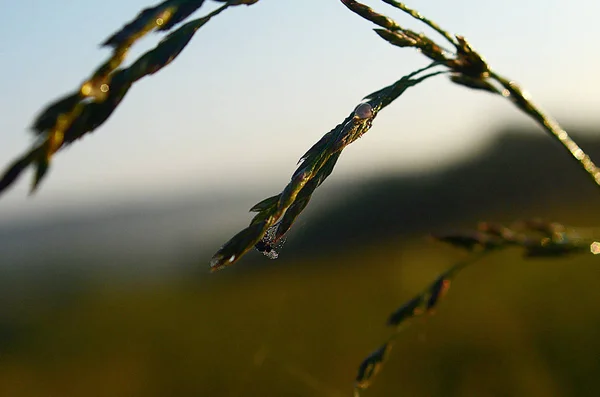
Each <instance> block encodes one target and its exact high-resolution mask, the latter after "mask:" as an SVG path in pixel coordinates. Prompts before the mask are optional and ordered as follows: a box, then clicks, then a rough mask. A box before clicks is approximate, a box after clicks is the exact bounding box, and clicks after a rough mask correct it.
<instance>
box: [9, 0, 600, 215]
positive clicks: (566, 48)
mask: <svg viewBox="0 0 600 397" xmlns="http://www.w3.org/2000/svg"><path fill="white" fill-rule="evenodd" d="M366 3H367V4H369V5H371V6H373V7H375V8H376V9H377V10H378V11H380V12H383V13H385V14H387V15H388V16H391V17H393V18H394V19H396V20H397V21H398V22H399V23H400V24H402V25H404V26H407V27H410V28H413V29H414V30H420V31H425V32H429V31H428V30H426V29H425V28H424V27H421V25H419V24H417V23H416V22H415V21H413V20H411V19H410V18H409V17H408V16H407V15H404V14H402V13H401V12H399V11H397V10H394V9H393V8H392V7H390V6H388V5H386V4H384V3H383V2H380V1H375V0H372V1H369V2H366ZM0 4H1V5H2V9H3V10H4V13H5V15H7V16H8V17H7V18H5V19H4V20H3V23H2V24H1V25H0V40H1V41H0V56H1V57H2V59H3V61H2V63H0V76H3V80H2V87H3V90H2V91H0V109H2V112H1V114H2V116H1V117H0V131H2V134H1V142H0V165H1V166H2V167H4V166H5V165H6V164H8V163H9V162H10V161H11V160H12V159H13V158H15V157H16V156H17V155H20V154H21V153H22V152H23V151H25V150H26V149H27V148H28V147H29V146H30V145H31V143H32V141H33V135H32V134H31V133H30V132H29V131H28V129H29V126H30V125H31V122H32V120H33V118H34V117H35V116H36V115H37V114H38V112H39V111H40V110H41V109H42V108H43V107H44V106H45V105H46V104H47V103H48V102H50V101H52V100H54V99H56V98H58V97H60V96H61V95H63V94H65V93H67V92H69V91H72V90H73V89H74V88H76V87H78V86H79V85H80V84H81V82H82V81H84V79H85V78H86V77H88V76H89V74H90V73H91V72H92V70H93V69H94V68H95V67H96V66H97V65H99V64H100V63H101V62H102V61H103V60H105V59H106V58H107V57H108V54H109V52H108V50H107V49H103V48H100V47H99V43H100V42H102V41H103V40H104V39H105V38H106V37H108V36H109V35H110V34H111V33H112V32H113V31H115V30H117V29H118V28H120V27H121V26H122V25H123V24H124V23H125V22H127V21H128V20H130V19H131V18H132V17H133V16H135V15H136V14H137V13H138V12H139V11H140V10H141V9H142V8H144V7H146V6H148V5H151V4H152V3H149V2H148V1H147V0H128V1H122V0H102V1H100V0H86V1H76V0H53V1H47V0H19V1H8V0H0ZM215 4H216V3H212V2H210V1H207V5H206V6H205V7H204V8H203V9H202V10H200V12H198V13H197V15H198V16H199V15H201V14H204V13H206V12H208V11H209V10H210V9H211V8H214V7H215ZM407 4H408V5H409V6H412V7H414V8H416V9H418V10H419V11H421V12H422V13H423V14H425V15H427V16H429V17H430V18H431V19H433V20H436V21H437V22H438V23H439V24H440V25H442V26H443V27H445V28H446V29H448V30H450V31H452V32H454V33H458V34H462V35H464V36H465V37H466V38H467V39H468V40H469V41H470V42H471V44H472V45H473V46H474V47H475V48H476V49H477V50H479V51H480V52H481V53H482V54H483V55H484V56H485V57H486V59H487V60H488V61H489V63H490V65H491V66H492V67H493V68H495V69H496V70H497V71H499V72H500V73H501V74H503V75H505V76H509V77H511V78H513V79H515V80H516V81H518V82H520V83H522V84H523V85H524V86H525V87H526V88H527V89H528V91H529V92H530V93H531V94H532V96H533V98H534V99H535V100H536V101H537V102H538V103H540V104H541V105H542V106H543V107H544V108H545V109H547V110H549V111H550V112H551V113H552V114H554V115H555V117H557V118H558V120H559V121H561V122H564V123H566V124H569V123H570V124H573V123H578V122H597V121H598V120H599V118H600V116H599V115H598V112H597V109H599V108H600V94H599V93H600V77H598V75H597V67H598V66H597V65H598V63H599V62H598V61H600V54H599V53H598V51H597V48H598V43H597V38H598V37H600V24H598V23H597V20H596V18H597V16H598V15H599V14H600V3H598V2H591V1H587V0H544V1H541V0H519V1H517V0H504V1H502V2H491V1H480V0H456V1H452V2H439V1H436V2H432V1H422V0H414V1H407ZM372 28H373V25H372V24H370V23H369V22H367V21H365V20H363V19H361V18H359V17H358V16H356V15H355V14H353V13H351V12H349V11H348V10H347V9H346V8H345V7H344V6H343V5H342V4H341V3H340V2H339V1H338V0H261V1H259V2H258V3H257V4H255V5H253V6H251V7H246V6H240V7H234V8H232V9H230V10H227V11H226V12H224V13H222V14H221V15H219V16H218V17H217V18H215V19H213V20H212V21H211V22H210V23H209V24H207V25H206V26H205V27H204V28H202V29H201V30H200V31H199V32H198V34H197V35H196V36H195V38H194V39H193V41H192V42H191V43H190V45H189V46H188V47H187V48H186V49H185V50H184V52H183V53H182V54H181V55H180V56H179V57H178V58H177V59H176V60H175V62H173V63H172V64H171V65H169V66H168V67H166V68H165V69H163V70H162V71H160V72H159V73H157V74H156V75H153V76H150V77H147V78H145V79H143V80H141V81H140V82H138V83H137V84H136V85H135V86H134V87H133V89H132V90H131V91H130V92H129V94H128V95H127V97H126V98H125V100H124V101H123V103H122V104H121V106H120V107H119V108H118V109H117V110H116V112H115V113H114V114H113V115H112V116H111V118H110V119H109V120H108V121H107V122H106V123H105V124H104V125H103V126H102V127H100V128H99V129H97V130H96V131H95V132H94V133H93V134H91V135H88V136H87V137H86V138H84V139H83V140H81V141H79V142H76V143H75V144H74V145H72V146H71V147H69V148H68V149H66V150H64V151H61V152H60V153H59V154H58V155H57V156H56V157H55V159H54V161H53V164H52V168H51V170H50V173H49V175H48V177H47V178H46V180H45V181H44V182H43V183H42V185H41V189H40V190H39V191H38V192H37V193H36V194H35V196H33V197H29V196H28V193H27V192H28V188H29V185H30V182H31V174H30V173H28V174H26V175H25V176H24V177H22V178H21V179H20V180H19V182H18V183H17V185H16V186H15V187H13V188H12V189H11V190H10V191H9V192H8V193H6V194H4V195H3V196H2V197H0V222H1V221H3V220H6V219H9V218H10V219H13V218H19V217H25V216H33V215H35V214H38V213H42V212H44V213H47V212H51V211H55V210H57V209H60V208H62V209H65V208H67V209H68V208H70V207H71V206H81V205H90V206H104V205H111V203H117V202H122V201H126V200H128V198H131V197H137V198H140V197H141V198H144V199H145V198H148V199H150V198H154V197H163V196H164V197H168V196H169V195H177V194H182V193H184V192H192V191H193V192H198V193H201V194H205V195H214V194H215V192H244V191H247V192H251V191H255V190H257V189H259V190H260V191H261V192H264V194H261V195H260V196H261V197H262V196H264V197H267V196H270V195H272V194H274V193H277V192H278V191H280V190H281V188H282V187H283V186H284V185H285V184H286V183H287V181H288V180H289V177H290V176H291V174H292V172H293V171H294V169H295V165H296V162H297V160H298V158H299V157H300V156H301V155H302V154H303V153H304V152H305V151H306V150H307V149H308V148H309V147H310V146H311V145H312V144H313V143H314V142H316V141H317V140H318V139H319V138H320V137H321V136H322V135H323V134H325V133H326V132H328V131H329V130H330V129H332V128H333V127H334V126H336V125H337V124H338V123H339V122H341V121H342V120H343V119H344V118H345V117H346V116H347V115H348V114H349V113H350V111H352V110H353V109H354V107H355V106H356V105H357V104H358V103H359V102H360V101H361V99H362V98H363V97H364V96H365V95H367V94H369V93H371V92H373V91H375V90H377V89H379V88H382V87H384V86H386V85H389V84H390V83H392V82H394V81H396V80H397V79H399V78H400V77H402V76H403V75H405V74H408V73H410V72H411V71H413V70H415V69H417V68H419V67H422V66H424V65H426V64H427V60H426V58H425V57H423V56H422V55H421V54H418V53H417V52H416V51H414V50H413V49H400V48H396V47H392V46H390V45H389V44H387V43H385V42H384V41H383V40H381V39H379V38H378V37H377V35H376V34H375V33H374V32H373V31H372ZM159 39H160V36H159V35H154V34H153V35H150V37H149V38H146V39H144V40H143V41H142V42H141V43H140V44H139V45H136V47H134V51H133V52H132V54H131V55H132V56H131V58H130V59H134V58H135V57H136V56H137V55H139V54H141V53H142V52H143V51H145V50H147V49H149V48H152V47H153V46H154V45H155V44H156V42H157V41H158V40H159ZM512 123H523V125H528V124H531V122H528V120H527V119H526V118H525V116H524V115H522V114H520V113H518V112H517V110H516V109H514V108H513V107H512V105H511V104H510V103H509V102H508V101H505V100H503V99H502V98H499V97H494V96H492V95H489V94H485V93H479V92H474V91H470V90H467V89H464V88H462V87H458V86H456V85H453V84H450V83H449V82H448V81H447V79H446V78H444V77H438V78H436V79H432V80H429V81H427V82H426V83H424V84H422V85H419V86H418V87H416V88H413V89H411V90H409V91H407V92H406V94H405V95H403V96H402V97H401V98H399V99H398V100H397V101H396V102H395V103H394V104H393V105H391V106H390V107H389V108H387V109H386V110H385V111H384V112H382V113H381V114H380V115H379V116H378V117H377V119H376V120H375V122H374V125H373V128H372V129H371V130H370V131H369V133H368V134H366V135H365V136H364V137H363V138H362V139H360V140H359V141H357V142H356V143H354V144H353V145H352V146H351V147H349V148H348V149H347V150H346V151H345V152H344V154H343V156H342V158H341V160H340V161H339V162H338V166H337V167H336V171H335V172H334V174H333V176H332V177H331V179H333V178H339V180H343V178H358V177H360V178H364V177H369V175H373V174H377V173H381V172H388V173H389V172H397V173H403V172H410V171H414V170H431V169H436V168H438V167H443V166H444V165H446V164H448V163H449V162H451V161H454V160H456V159H459V158H461V157H463V156H468V155H472V154H473V153H476V152H477V151H478V150H481V149H482V148H484V147H485V146H486V145H488V144H490V142H491V141H492V140H493V138H494V135H493V132H494V131H495V130H496V129H497V128H498V127H501V126H504V125H506V124H512ZM540 134H543V132H542V131H541V130H540ZM250 204H252V203H250ZM32 214H33V215H32Z"/></svg>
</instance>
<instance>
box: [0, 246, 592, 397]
mask: <svg viewBox="0 0 600 397" xmlns="http://www.w3.org/2000/svg"><path fill="white" fill-rule="evenodd" d="M462 255H463V253H462V252H460V251H457V250H455V249H452V248H449V247H445V246H441V245H439V244H436V243H433V242H429V241H426V240H424V239H415V240H411V241H404V242H397V241H388V242H385V243H384V242H382V243H381V244H378V245H375V246H369V247H360V248H358V249H348V250H347V251H346V252H345V253H343V254H339V253H338V254H335V255H333V254H332V255H331V256H329V257H320V258H317V257H315V259H314V261H312V263H298V262H294V261H293V259H286V260H281V261H269V262H267V264H266V265H260V267H257V268H256V269H251V270H247V271H225V272H219V273H216V274H214V275H212V276H210V277H206V276H205V275H203V276H199V275H193V274H188V275H187V276H186V277H182V278H177V279H171V280H170V281H169V282H162V283H149V284H142V285H140V284H138V285H133V284H132V285H128V284H127V283H117V284H116V285H115V286H111V285H108V284H105V285H99V284H98V285H93V286H89V287H88V288H86V289H82V290H81V291H80V292H78V293H76V294H75V295H72V296H69V297H68V298H66V299H65V297H62V298H61V299H51V297H46V298H44V299H42V300H41V301H37V300H35V299H34V298H32V300H31V301H30V302H28V301H27V300H24V301H21V302H14V305H8V306H10V307H7V308H5V309H4V310H5V312H4V316H3V318H4V319H5V321H4V324H3V325H2V328H3V329H2V331H1V332H2V335H3V337H2V339H3V343H2V354H1V356H0V357H1V358H0V395H2V396H11V397H28V396H46V397H53V396H57V397H58V396H61V397H62V396H98V397H103V396H106V397H120V396H123V397H125V396H127V397H134V396H145V397H147V396H260V395H269V396H270V395H273V396H348V395H351V389H352V384H353V378H354V376H355V374H356V369H357V366H358V364H359V363H360V362H361V360H362V359H363V358H364V357H365V356H366V355H367V354H368V353H369V352H370V351H371V350H372V349H374V348H375V347H377V346H378V345H379V344H380V342H382V341H383V340H384V339H385V338H386V336H387V335H388V334H389V331H390V330H388V329H386V328H385V327H384V324H385V320H386V317H387V315H388V314H389V313H390V312H391V311H392V310H393V309H395V307H396V306H398V305H399V304H400V303H402V302H403V301H404V300H406V299H408V298H410V297H411V296H412V294H414V293H416V292H418V291H419V290H420V289H422V288H423V287H424V286H425V285H427V284H428V283H429V282H430V281H431V280H432V279H433V278H434V277H435V276H436V275H437V274H438V272H440V271H441V270H442V269H444V268H445V267H446V266H449V265H450V264H452V263H453V262H454V261H456V260H459V259H460V258H461V257H462ZM253 263H254V262H252V265H253ZM244 265H245V264H244V262H242V263H240V264H239V266H244ZM253 266H254V265H253ZM598 280H600V268H599V267H598V260H597V258H595V257H593V256H591V255H589V256H582V257H579V258H569V259H560V260H550V261H548V260H545V261H541V260H539V261H538V260H535V261H534V260H530V261H523V260H522V259H520V257H519V253H518V252H516V251H507V252H503V253H498V254H497V255H494V256H491V257H489V259H485V260H483V261H481V262H480V263H478V264H477V265H476V266H473V267H472V268H468V269H467V270H465V271H464V273H462V274H461V275H460V276H459V277H458V278H457V279H456V281H455V283H453V286H452V288H451V290H450V293H449V294H448V295H447V297H446V298H445V301H444V302H442V304H441V305H440V307H439V309H438V311H437V313H436V314H435V315H434V316H432V317H427V318H426V319H424V320H417V321H416V322H415V323H414V324H413V325H412V326H411V327H409V328H408V329H406V331H405V332H404V334H403V336H402V337H401V338H400V339H399V341H398V343H397V344H396V345H395V348H394V349H393V351H392V354H391V356H390V359H389V361H388V362H387V364H386V366H385V367H384V370H383V371H382V372H381V373H380V375H379V376H378V377H377V379H376V380H375V382H374V384H373V386H372V388H371V389H369V391H368V394H367V393H365V395H370V396H391V395H407V396H544V397H547V396H597V395H598V390H597V389H598V386H597V378H598V374H600V355H599V354H598V352H600V339H599V338H598V329H599V326H600V292H598V290H597V289H596V287H597V285H598Z"/></svg>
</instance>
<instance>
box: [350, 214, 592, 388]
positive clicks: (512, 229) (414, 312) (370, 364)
mask: <svg viewBox="0 0 600 397" xmlns="http://www.w3.org/2000/svg"><path fill="white" fill-rule="evenodd" d="M433 237H434V239H436V240H438V241H440V242H443V243H446V244H450V245H452V246H454V247H457V248H460V249H462V250H465V251H467V252H468V256H467V257H466V258H465V259H464V260H461V261H459V262H457V263H455V264H454V265H452V266H451V267H450V268H448V269H447V270H446V271H444V272H442V273H441V274H440V275H439V276H438V277H437V278H436V279H435V280H434V281H433V282H432V283H431V284H429V285H428V286H427V287H426V288H425V289H424V290H423V291H421V292H420V293H418V294H417V295H415V296H414V297H412V298H411V299H409V300H408V301H406V302H405V303H403V304H402V305H401V306H400V307H398V308H397V309H396V310H395V311H393V312H392V313H391V314H390V315H389V317H388V319H387V322H386V324H387V325H388V326H389V327H392V328H393V329H394V331H393V332H392V334H391V335H390V337H389V338H388V339H387V340H386V341H385V342H384V343H383V344H382V345H381V346H380V347H379V348H377V349H376V350H375V351H374V352H373V353H371V354H370V355H369V356H367V358H365V359H364V360H363V362H362V363H361V364H360V366H359V368H358V373H357V375H356V380H355V385H354V388H355V396H358V395H359V394H360V391H362V390H365V389H367V388H368V387H369V386H370V385H371V382H372V380H373V378H374V376H375V375H376V374H377V373H378V372H379V370H380V369H381V367H382V365H383V363H384V360H385V358H386V357H387V354H388V353H389V351H390V350H391V348H392V345H393V343H394V340H395V339H396V337H397V336H398V334H399V333H400V331H402V330H403V329H404V328H405V327H406V326H407V325H408V324H409V322H410V320H412V319H414V318H416V317H420V316H423V315H426V314H431V313H433V311H434V309H435V308H436V307H437V305H438V304H439V302H440V300H441V298H442V297H443V296H444V295H445V294H446V293H447V292H448V289H449V288H450V284H451V282H452V279H453V278H454V277H456V275H457V274H458V273H459V272H460V271H461V270H463V269H465V268H466V267H467V266H469V265H472V264H474V263H477V262H479V261H481V260H482V259H484V258H485V257H486V256H488V255H490V254H493V253H495V252H498V251H500V250H504V249H507V248H518V249H520V250H521V252H522V255H523V257H524V258H526V259H527V258H560V257H564V256H568V255H577V254H590V253H592V254H600V249H599V247H598V242H597V240H599V239H600V229H585V228H572V227H571V228H570V227H566V226H564V225H562V224H560V223H556V222H546V221H544V220H540V219H533V220H528V221H521V222H516V223H514V224H513V225H510V226H504V225H501V224H497V223H488V222H484V223H480V224H479V225H478V227H477V229H475V230H466V231H458V232H452V233H445V234H439V235H434V236H433Z"/></svg>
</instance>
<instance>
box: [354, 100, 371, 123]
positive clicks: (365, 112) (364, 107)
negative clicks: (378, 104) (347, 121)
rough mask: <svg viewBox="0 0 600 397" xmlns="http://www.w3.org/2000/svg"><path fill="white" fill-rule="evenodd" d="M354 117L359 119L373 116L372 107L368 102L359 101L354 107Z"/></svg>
mask: <svg viewBox="0 0 600 397" xmlns="http://www.w3.org/2000/svg"><path fill="white" fill-rule="evenodd" d="M354 117H358V118H359V119H368V118H370V117H373V108H372V107H371V105H369V104H368V103H366V102H365V103H361V104H360V105H358V106H357V107H356V109H354Z"/></svg>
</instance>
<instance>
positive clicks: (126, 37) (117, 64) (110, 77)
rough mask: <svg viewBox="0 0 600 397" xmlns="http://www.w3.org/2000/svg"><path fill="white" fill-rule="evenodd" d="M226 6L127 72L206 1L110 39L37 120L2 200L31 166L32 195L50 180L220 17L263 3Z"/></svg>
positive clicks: (171, 5) (146, 18)
mask: <svg viewBox="0 0 600 397" xmlns="http://www.w3.org/2000/svg"><path fill="white" fill-rule="evenodd" d="M215 1H218V2H220V3H224V4H223V5H222V6H220V7H219V8H217V9H216V10H214V11H213V12H210V13H209V14H207V15H205V16H204V17H201V18H197V19H194V20H191V21H189V22H187V23H185V24H184V25H182V26H181V27H179V28H178V29H176V30H173V31H172V32H171V33H169V34H168V35H167V36H165V37H164V38H163V39H162V40H161V41H160V42H159V43H158V45H157V46H156V47H155V48H153V49H152V50H149V51H148V52H146V53H145V54H143V55H141V56H140V57H139V58H138V59H137V60H136V61H135V62H133V64H132V65H131V66H129V67H127V68H122V67H121V65H122V64H123V62H124V61H125V59H126V57H127V55H128V53H129V50H130V48H131V47H132V46H133V45H134V44H135V43H136V42H137V41H138V40H140V39H141V38H142V37H144V36H146V35H147V34H148V33H150V32H153V31H155V32H165V31H169V30H172V29H173V28H174V27H175V26H177V25H179V24H181V23H182V22H183V21H184V20H186V19H187V18H188V17H189V16H190V15H191V14H192V13H194V12H195V11H196V10H198V9H199V8H200V7H201V6H202V5H203V4H204V2H205V0H165V1H163V2H162V3H160V4H158V5H156V6H154V7H150V8H146V9H144V10H142V11H141V12H140V13H139V14H138V15H137V16H136V17H135V18H134V19H133V20H132V21H130V22H129V23H127V24H126V25H125V26H123V27H122V28H121V29H120V30H118V31H117V32H115V33H114V34H112V35H111V36H110V37H109V38H107V39H106V40H105V41H104V42H103V43H102V46H105V47H110V48H111V49H112V53H111V55H110V57H109V58H108V60H107V61H106V62H104V63H103V64H101V65H100V66H99V67H98V68H97V69H96V70H95V71H94V72H93V73H92V75H91V76H90V77H89V78H87V79H86V80H85V81H84V82H83V83H82V84H81V86H80V87H78V88H77V89H76V90H75V91H73V92H72V93H70V94H68V95H66V96H64V97H63V98H60V99H58V100H56V101H54V102H52V103H51V104H49V105H48V106H46V108H44V109H43V110H42V111H41V112H40V114H39V115H38V116H37V117H36V118H35V120H34V121H33V124H32V130H33V132H34V133H35V135H36V136H37V137H38V139H37V142H36V143H35V144H34V145H33V147H32V148H31V149H30V150H29V151H27V152H26V153H25V154H23V155H22V156H20V157H19V158H17V159H16V160H14V161H13V162H12V163H11V164H10V165H9V166H8V168H7V169H6V171H5V172H4V174H3V175H2V177H1V179H0V194H1V193H2V192H4V191H5V190H6V189H7V188H8V187H9V186H11V185H12V184H13V183H14V182H15V181H16V180H17V178H18V177H19V176H20V175H21V173H22V172H23V171H24V170H25V169H26V168H27V167H28V166H30V165H32V166H34V167H35V177H34V180H33V183H32V187H31V191H32V192H33V191H35V190H36V189H37V187H38V186H39V183H40V182H41V181H42V179H43V178H44V176H45V175H46V173H47V171H48V168H49V166H50V161H51V159H52V157H53V155H54V154H55V153H56V152H57V151H58V150H59V149H61V148H63V147H65V146H67V145H69V144H71V143H73V142H74V141H76V140H77V139H79V138H81V137H82V136H84V135H85V134H87V133H89V132H92V131H94V130H95V129H96V128H98V127H100V126H101V125H102V124H103V123H104V122H105V121H106V120H107V119H108V118H109V117H110V115H111V114H112V113H113V112H114V111H115V109H116V108H117V106H119V104H120V103H121V101H122V100H123V98H124V97H125V95H126V94H127V92H128V91H129V89H130V88H131V86H132V85H133V84H134V83H135V82H137V81H138V80H140V79H141V78H143V77H145V76H148V75H151V74H154V73H156V72H158V71H159V70H161V69H162V68H164V67H165V66H167V65H168V64H170V63H171V62H172V61H173V60H174V59H175V58H176V57H177V56H178V55H179V54H180V53H181V51H183V49H184V48H185V47H186V46H187V45H188V43H189V42H190V40H191V39H192V38H193V36H194V34H195V33H196V32H197V31H198V29H200V28H201V27H202V26H204V25H205V24H206V23H207V22H208V21H210V20H211V18H213V17H214V16H216V15H218V14H220V13H221V12H223V11H225V10H226V9H227V8H229V7H231V6H236V5H240V4H246V5H251V4H254V3H256V2H257V1H258V0H231V1H223V0H215Z"/></svg>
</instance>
